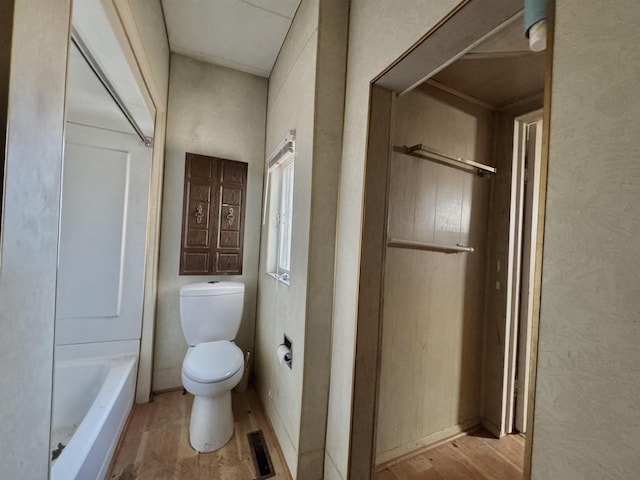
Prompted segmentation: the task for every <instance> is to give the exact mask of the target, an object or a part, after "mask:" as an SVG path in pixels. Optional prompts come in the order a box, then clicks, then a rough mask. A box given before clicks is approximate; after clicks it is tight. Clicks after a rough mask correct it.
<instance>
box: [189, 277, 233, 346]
mask: <svg viewBox="0 0 640 480" xmlns="http://www.w3.org/2000/svg"><path fill="white" fill-rule="evenodd" d="M243 306H244V284H243V283H240V282H215V283H192V284H191V285H185V286H184V287H182V288H181V289H180V322H181V323H182V332H183V333H184V338H185V339H186V340H187V343H188V344H189V346H193V345H198V344H199V343H204V342H213V341H216V340H233V339H235V338H236V335H237V334H238V329H239V328H240V321H241V320H242V309H243Z"/></svg>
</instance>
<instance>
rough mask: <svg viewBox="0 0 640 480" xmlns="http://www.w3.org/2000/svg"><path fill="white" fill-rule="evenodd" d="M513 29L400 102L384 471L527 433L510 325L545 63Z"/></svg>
mask: <svg viewBox="0 0 640 480" xmlns="http://www.w3.org/2000/svg"><path fill="white" fill-rule="evenodd" d="M517 29H518V26H517V25H514V26H513V27H511V29H510V30H509V29H507V31H504V32H502V35H501V38H500V39H499V40H500V41H499V42H498V41H493V40H492V39H489V41H487V42H486V43H485V44H481V45H480V46H478V47H477V48H476V49H475V50H472V51H471V52H469V53H467V54H466V55H465V56H464V57H462V58H461V59H460V60H458V61H456V62H454V63H453V64H452V65H450V66H449V67H447V68H446V69H444V70H443V71H441V72H440V73H438V74H436V75H435V76H434V77H432V78H431V79H429V80H427V81H425V82H424V83H423V84H421V85H419V86H418V87H416V88H414V89H413V90H411V91H409V92H408V93H405V94H403V95H400V96H398V97H396V98H395V103H394V106H393V121H392V125H393V132H392V137H391V143H392V151H391V152H390V169H389V172H390V174H389V189H388V212H387V216H388V224H387V236H388V240H387V245H386V260H385V272H384V296H383V299H382V300H383V316H382V341H381V352H382V353H381V363H380V376H379V390H378V405H377V409H378V411H377V434H376V435H377V438H376V464H377V465H378V467H379V469H380V468H384V466H385V465H388V464H390V463H393V462H394V461H396V459H398V458H400V457H403V456H407V455H411V453H412V452H416V451H420V450H421V449H424V448H426V447H429V446H430V445H433V444H434V443H436V442H439V441H442V440H446V439H449V438H451V437H453V436H455V435H457V434H459V433H460V432H464V431H467V430H469V429H473V428H476V427H482V428H483V429H484V431H485V432H486V433H487V434H489V435H492V436H495V437H500V436H503V435H505V434H509V433H516V432H524V431H525V430H526V426H525V423H526V422H525V421H524V420H523V419H525V418H526V412H524V413H523V412H522V411H521V412H520V415H519V417H518V418H519V424H518V425H516V416H517V414H516V404H518V405H520V406H519V408H520V409H522V408H526V402H518V401H517V398H516V395H515V390H516V387H515V385H516V383H517V380H516V371H517V370H518V360H517V359H518V353H519V352H518V350H517V348H518V347H517V345H518V335H519V334H520V332H519V330H520V331H522V332H524V333H523V335H525V337H524V338H525V340H524V341H523V342H521V347H520V348H521V352H520V353H521V355H520V357H521V360H520V363H521V364H522V363H527V362H526V355H525V353H526V354H527V355H528V347H527V341H530V337H527V336H526V335H527V323H526V321H524V323H523V324H522V325H521V326H520V325H518V323H519V319H520V317H522V316H523V315H525V314H524V313H521V312H520V310H521V309H520V302H521V300H522V299H523V298H525V300H522V301H525V302H526V301H528V300H526V299H527V295H524V294H523V291H522V289H523V288H524V289H525V290H527V289H528V288H529V284H528V277H527V278H524V277H523V275H525V276H526V275H527V274H528V272H530V270H529V269H527V268H525V267H527V261H528V260H527V259H528V258H530V257H531V255H532V253H533V254H534V253H535V251H536V245H537V241H535V238H534V242H533V243H532V242H531V238H532V237H531V235H532V233H531V232H532V229H533V231H535V225H533V226H532V224H531V221H532V218H533V217H534V216H535V215H534V214H532V212H531V211H529V212H528V215H527V212H525V211H524V206H525V198H529V199H530V200H529V205H530V204H531V199H533V198H537V197H535V196H533V195H529V197H527V195H528V194H531V188H532V187H533V185H534V184H535V186H536V188H537V186H538V184H536V183H535V181H537V180H539V168H538V169H537V170H536V168H537V167H539V162H540V159H539V151H540V144H539V142H540V138H541V131H542V128H541V118H542V113H541V108H542V101H543V90H544V54H536V53H532V52H529V51H528V49H527V46H526V44H524V45H523V43H522V40H521V35H520V32H519V31H518V30H517ZM532 125H535V126H533V127H532ZM536 128H537V133H536ZM529 133H531V136H532V138H531V139H530V143H529V144H527V138H528V134H529ZM536 141H537V142H538V143H537V144H536V143H535V142H536ZM531 145H533V146H531ZM536 145H537V147H536ZM528 146H529V147H530V148H529V150H527V148H528ZM536 149H537V150H536ZM534 167H536V168H534ZM527 189H528V190H527ZM527 208H529V207H527ZM527 235H528V236H529V238H528V240H527V239H526V238H525V237H526V236H527ZM527 241H528V243H527ZM525 310H526V309H525ZM523 311H524V310H523ZM525 320H526V319H525ZM522 349H524V352H525V353H523V351H522ZM520 370H521V372H520V373H518V375H520V376H521V378H520V384H521V385H524V383H525V382H524V381H523V377H522V375H523V374H524V373H523V371H524V367H522V366H521V369H520ZM520 388H521V391H520V395H526V391H525V392H523V391H522V390H526V385H525V386H524V387H522V386H521V387H520ZM523 405H525V406H524V407H523ZM522 444H523V445H524V442H522ZM522 456H524V451H523V452H522Z"/></svg>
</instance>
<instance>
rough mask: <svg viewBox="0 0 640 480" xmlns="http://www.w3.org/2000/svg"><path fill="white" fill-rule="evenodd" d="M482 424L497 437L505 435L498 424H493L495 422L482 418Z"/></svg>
mask: <svg viewBox="0 0 640 480" xmlns="http://www.w3.org/2000/svg"><path fill="white" fill-rule="evenodd" d="M482 426H483V427H484V429H485V430H486V431H487V432H489V433H490V434H491V435H493V436H494V437H496V438H502V437H504V435H503V434H502V432H501V431H500V428H498V427H497V426H496V425H494V424H493V422H490V421H489V420H487V419H486V418H483V419H482Z"/></svg>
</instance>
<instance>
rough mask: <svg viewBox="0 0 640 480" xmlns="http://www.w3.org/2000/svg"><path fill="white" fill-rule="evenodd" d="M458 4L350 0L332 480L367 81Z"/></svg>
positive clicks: (340, 440)
mask: <svg viewBox="0 0 640 480" xmlns="http://www.w3.org/2000/svg"><path fill="white" fill-rule="evenodd" d="M457 3H458V2H456V1H455V0H439V1H435V2H423V1H419V0H404V1H398V0H378V1H374V2H372V1H370V0H352V1H351V10H350V23H349V55H348V64H347V87H346V102H345V119H344V122H345V125H344V140H343V155H342V167H341V170H340V176H341V178H340V192H339V195H340V197H339V198H340V204H339V207H338V241H337V254H336V275H335V279H336V280H335V282H336V283H335V292H336V294H335V300H334V302H335V303H334V316H333V334H332V362H331V389H330V394H329V417H328V425H327V446H326V449H327V455H326V457H325V478H327V479H330V480H333V479H338V478H343V479H344V478H346V473H347V464H348V450H349V437H350V435H349V428H350V425H351V421H350V419H351V393H352V385H353V360H354V350H353V346H354V340H355V325H356V305H357V297H358V295H357V291H358V290H357V289H358V271H359V258H360V229H361V225H362V198H363V197H362V194H363V178H364V159H365V147H366V138H367V122H368V105H369V86H370V82H371V80H373V78H374V77H375V76H376V75H378V74H379V73H381V71H382V70H383V69H384V68H386V67H387V66H388V65H389V64H390V63H391V62H393V61H394V60H395V59H396V58H397V57H398V56H400V55H401V54H402V53H403V52H404V51H405V50H406V49H408V48H409V47H410V46H411V45H412V44H413V43H415V42H416V41H418V40H419V39H420V37H421V36H422V35H424V33H426V31H427V30H428V29H429V28H430V27H432V26H433V25H435V24H436V23H437V22H438V21H440V19H441V18H443V17H444V16H445V15H446V14H447V13H448V12H449V11H450V10H451V9H452V8H454V7H455V6H456V5H457Z"/></svg>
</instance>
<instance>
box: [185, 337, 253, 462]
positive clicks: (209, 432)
mask: <svg viewBox="0 0 640 480" xmlns="http://www.w3.org/2000/svg"><path fill="white" fill-rule="evenodd" d="M243 373H244V357H243V354H242V350H240V348H238V346H236V345H235V344H234V343H232V342H229V341H227V340H220V341H215V342H207V343H201V344H199V345H196V346H195V347H191V348H189V350H188V351H187V355H186V356H185V358H184V362H183V364H182V384H183V385H184V388H185V389H186V390H187V391H188V392H189V393H191V394H192V395H193V396H194V400H193V407H192V409H191V423H190V427H189V437H190V441H191V446H192V447H193V448H194V449H195V450H197V451H199V452H212V451H214V450H218V449H219V448H221V447H223V446H224V445H225V444H226V443H227V442H228V441H229V440H230V439H231V437H232V436H233V410H232V408H231V390H232V389H233V388H234V387H235V386H236V385H237V384H238V383H239V382H240V379H241V378H242V375H243Z"/></svg>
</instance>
